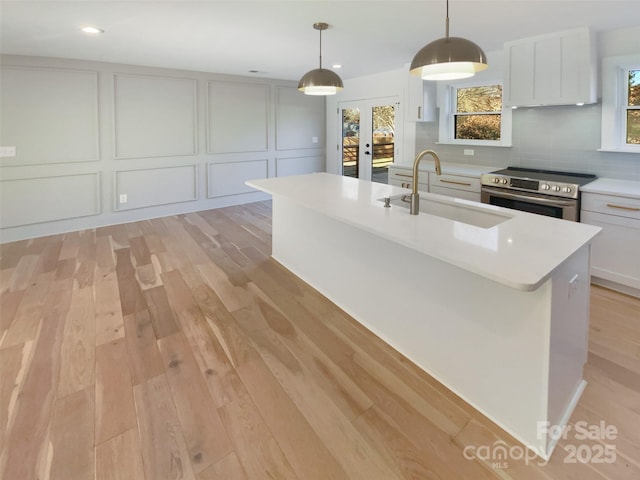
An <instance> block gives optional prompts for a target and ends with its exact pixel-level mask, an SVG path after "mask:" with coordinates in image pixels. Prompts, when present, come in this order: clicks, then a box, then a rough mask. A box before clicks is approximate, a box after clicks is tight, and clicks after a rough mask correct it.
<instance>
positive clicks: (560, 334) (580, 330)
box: [548, 244, 591, 448]
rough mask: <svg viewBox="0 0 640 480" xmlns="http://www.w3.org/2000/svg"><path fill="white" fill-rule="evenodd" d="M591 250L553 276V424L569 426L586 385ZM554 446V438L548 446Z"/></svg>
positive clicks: (577, 254)
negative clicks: (584, 378)
mask: <svg viewBox="0 0 640 480" xmlns="http://www.w3.org/2000/svg"><path fill="white" fill-rule="evenodd" d="M590 249H591V245H590V244H586V245H584V246H583V247H581V248H580V249H579V250H578V251H576V252H575V253H574V254H573V255H571V256H570V257H569V258H568V259H567V260H566V261H565V262H563V263H562V265H560V266H559V267H558V268H557V269H556V270H555V271H554V272H553V275H552V303H551V315H552V316H551V339H550V352H549V358H550V360H549V400H548V403H549V412H548V419H549V423H550V425H565V424H566V423H567V422H568V421H569V418H570V417H571V414H572V412H573V409H574V408H575V406H576V404H577V403H578V400H579V399H580V395H581V394H582V392H583V390H584V387H585V386H586V382H585V381H584V380H583V369H584V365H585V363H586V362H587V355H588V348H589V345H588V337H589V294H590V281H589V280H590V276H589V271H590V268H589V265H590ZM550 440H553V439H550ZM556 440H557V438H556ZM554 445H555V442H553V441H551V442H550V445H549V446H548V448H553V446H554Z"/></svg>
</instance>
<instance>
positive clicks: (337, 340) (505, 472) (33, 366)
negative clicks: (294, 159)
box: [0, 202, 640, 480]
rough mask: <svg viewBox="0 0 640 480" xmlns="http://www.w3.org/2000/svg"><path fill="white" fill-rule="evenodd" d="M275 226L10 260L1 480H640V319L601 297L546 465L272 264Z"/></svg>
mask: <svg viewBox="0 0 640 480" xmlns="http://www.w3.org/2000/svg"><path fill="white" fill-rule="evenodd" d="M270 225H271V206H270V203H269V202H261V203H254V204H249V205H243V206H236V207H229V208H224V209H218V210H209V211H204V212H199V213H192V214H187V215H178V216H172V217H166V218H162V219H154V220H148V221H141V222H136V223H131V224H126V225H117V226H112V227H104V228H98V229H95V230H87V231H81V232H73V233H69V234H65V235H55V236H50V237H46V238H37V239H33V240H28V241H20V242H14V243H10V244H5V245H2V246H1V247H0V252H1V260H0V266H1V277H0V281H1V285H0V286H1V293H2V296H1V300H2V302H1V305H2V310H1V316H0V368H1V369H2V372H1V373H2V375H1V379H0V444H1V445H2V453H1V454H0V478H3V479H6V480H32V479H43V480H44V479H52V480H57V479H64V480H75V479H78V480H84V479H93V478H95V479H99V480H112V479H113V480H115V479H118V480H124V479H132V480H142V479H146V480H162V479H198V480H213V479H226V480H236V479H237V480H243V479H247V480H259V479H272V480H273V479H277V480H280V479H301V480H312V479H322V480H327V479H363V480H376V479H381V480H382V479H384V480H399V479H435V478H438V479H447V480H450V479H473V480H475V479H493V478H496V479H498V478H501V479H602V478H608V479H616V480H620V479H638V478H640V300H639V299H635V298H632V297H628V296H624V295H621V294H618V293H615V292H612V291H609V290H606V289H603V288H599V287H594V288H593V289H592V304H591V326H590V341H589V349H590V354H589V360H588V365H587V367H586V371H585V378H586V379H587V381H588V382H589V384H588V386H587V389H586V391H585V393H584V395H583V397H582V399H581V400H580V403H579V404H578V407H577V409H576V410H575V413H574V415H573V417H572V419H571V427H572V429H571V430H570V431H569V433H568V434H567V435H566V438H565V439H563V440H561V441H560V443H559V446H558V448H557V449H556V451H555V453H554V455H553V457H552V459H551V461H550V462H549V463H548V464H547V465H540V464H539V459H538V458H534V459H531V460H525V459H523V458H521V456H520V458H519V454H520V453H522V452H523V449H522V446H521V445H520V444H519V443H518V442H517V441H516V440H514V439H513V438H511V437H510V436H509V435H508V434H506V433H505V432H504V431H503V430H501V429H500V428H499V427H497V426H496V425H495V424H493V423H492V422H490V421H489V420H488V419H486V418H485V417H483V416H482V415H481V414H480V413H478V412H477V411H475V410H474V409H473V408H471V407H470V406H469V405H467V404H466V403H465V402H464V401H462V400H461V399H459V398H458V397H456V396H455V395H453V394H452V393H451V392H449V391H448V390H447V389H446V388H444V387H443V386H442V385H440V384H439V383H438V382H437V381H435V380H433V379H432V378H430V377H429V376H428V375H426V374H425V373H424V372H422V371H421V370H420V369H418V368H417V367H415V366H414V365H413V364H411V363H410V362H409V361H408V360H407V359H405V358H404V357H402V355H400V354H399V353H397V352H396V351H394V350H392V349H391V348H390V347H388V346H387V345H386V344H384V343H383V342H382V341H381V340H379V339H378V338H377V337H375V336H374V335H373V334H371V333H370V332H368V331H367V330H365V329H364V328H363V327H362V326H360V324H358V323H357V322H356V321H354V320H353V319H352V318H350V317H349V316H347V315H346V314H345V313H344V312H342V311H341V310H340V309H338V308H337V307H336V306H334V305H333V304H332V303H330V302H329V301H328V300H327V299H325V298H323V297H322V296H321V295H319V294H318V293H317V292H315V291H314V290H313V289H311V288H310V287H309V286H308V285H306V284H304V283H303V282H302V281H300V280H299V279H298V278H296V277H295V276H293V275H292V274H290V273H289V272H288V271H286V270H285V269H283V268H282V267H281V266H279V265H278V264H277V263H276V262H274V261H273V260H271V259H270V257H269V255H270V251H271V244H270V241H271V226H270ZM336 274H339V272H336ZM376 294H380V293H376V292H372V296H371V299H372V301H375V295H376ZM496 395H500V388H499V386H496ZM601 422H604V425H605V426H609V427H610V430H609V432H608V433H609V436H610V438H595V439H594V438H587V439H584V438H580V437H579V436H578V434H580V432H583V433H584V431H585V427H586V426H588V427H592V428H596V427H598V428H599V427H601V426H602V425H603V424H602V423H601ZM611 428H615V429H617V430H616V433H615V435H614V434H612V433H611ZM599 433H600V432H594V433H592V436H593V435H595V436H599ZM611 437H612V438H611ZM496 442H497V443H496ZM605 445H609V446H608V447H605ZM500 447H503V448H504V447H506V448H509V449H510V450H509V452H510V454H509V455H508V456H507V457H506V458H505V457H499V456H497V453H499V451H500ZM473 452H475V453H476V454H477V455H476V456H475V458H473V455H472V454H473ZM467 457H468V458H469V459H467ZM614 457H615V459H614ZM581 460H583V461H585V463H582V462H581ZM611 460H614V461H611ZM572 461H573V463H571V462H572ZM607 461H609V463H607Z"/></svg>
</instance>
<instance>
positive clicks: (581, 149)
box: [416, 104, 640, 181]
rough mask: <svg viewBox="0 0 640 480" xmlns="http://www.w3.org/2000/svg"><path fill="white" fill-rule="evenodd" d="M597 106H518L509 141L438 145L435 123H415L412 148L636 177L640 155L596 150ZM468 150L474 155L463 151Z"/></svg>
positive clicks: (451, 157)
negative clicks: (489, 144) (506, 143)
mask: <svg viewBox="0 0 640 480" xmlns="http://www.w3.org/2000/svg"><path fill="white" fill-rule="evenodd" d="M600 122H601V105H600V104H595V105H584V106H582V107H578V106H563V107H535V108H518V109H516V110H514V111H513V133H512V139H513V146H512V147H479V146H472V147H470V146H462V145H444V144H437V143H436V142H437V140H438V124H437V122H426V123H416V152H418V151H420V150H422V149H424V148H433V149H434V150H436V151H437V152H438V154H439V155H440V157H441V159H442V161H443V162H452V163H465V164H476V165H488V166H495V167H507V166H521V167H530V168H543V169H550V170H563V171H571V172H581V173H595V174H596V175H597V176H598V177H601V178H616V179H623V180H636V181H640V154H637V153H613V152H599V151H598V148H600ZM465 148H467V149H469V148H470V149H473V150H474V152H475V155H473V156H468V155H464V154H463V150H464V149H465Z"/></svg>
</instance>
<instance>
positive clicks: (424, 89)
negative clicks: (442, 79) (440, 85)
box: [405, 74, 436, 122]
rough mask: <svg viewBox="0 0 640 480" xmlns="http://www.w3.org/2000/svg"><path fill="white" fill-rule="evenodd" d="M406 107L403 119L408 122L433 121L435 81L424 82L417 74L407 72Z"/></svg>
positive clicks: (434, 115)
mask: <svg viewBox="0 0 640 480" xmlns="http://www.w3.org/2000/svg"><path fill="white" fill-rule="evenodd" d="M408 83H409V88H408V92H409V94H408V97H409V98H408V99H407V105H408V108H406V109H405V119H406V121H408V122H433V121H435V120H436V83H435V82H425V81H424V80H422V78H421V77H419V76H417V75H411V74H409V82H408Z"/></svg>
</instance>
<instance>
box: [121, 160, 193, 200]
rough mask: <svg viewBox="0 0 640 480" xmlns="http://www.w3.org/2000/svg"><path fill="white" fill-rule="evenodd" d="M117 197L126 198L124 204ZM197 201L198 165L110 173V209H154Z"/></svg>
mask: <svg viewBox="0 0 640 480" xmlns="http://www.w3.org/2000/svg"><path fill="white" fill-rule="evenodd" d="M120 195H127V201H126V203H121V202H120ZM197 199H198V166H197V165H195V164H193V165H179V166H170V167H153V168H142V169H136V170H118V171H116V172H115V173H114V210H115V211H117V212H120V211H125V210H132V209H136V208H145V207H155V206H158V205H167V204H172V203H181V202H192V201H195V200H197Z"/></svg>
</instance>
